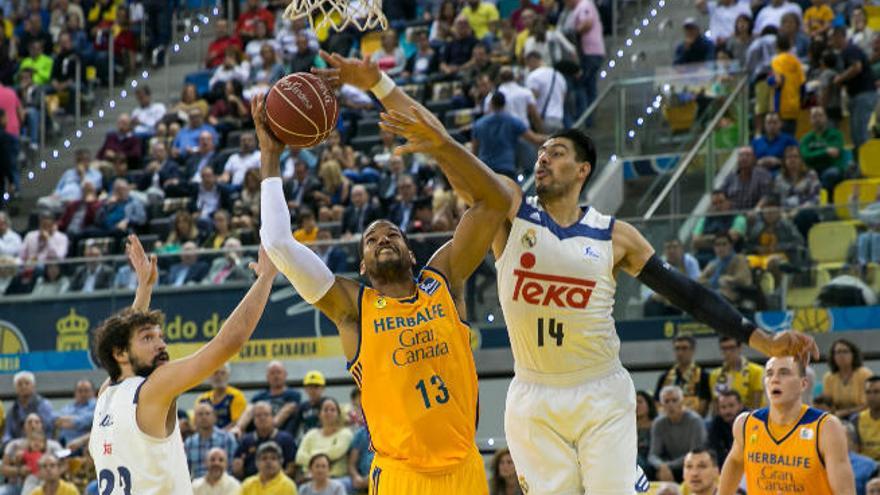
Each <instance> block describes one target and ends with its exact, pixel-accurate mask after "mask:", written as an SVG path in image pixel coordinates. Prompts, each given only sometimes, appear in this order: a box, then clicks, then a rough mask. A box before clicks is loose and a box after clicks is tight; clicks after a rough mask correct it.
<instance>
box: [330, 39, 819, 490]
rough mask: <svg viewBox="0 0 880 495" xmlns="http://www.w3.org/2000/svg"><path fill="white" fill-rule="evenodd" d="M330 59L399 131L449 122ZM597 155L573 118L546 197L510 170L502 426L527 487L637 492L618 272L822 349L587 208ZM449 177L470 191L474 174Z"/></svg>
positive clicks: (747, 329) (702, 314)
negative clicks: (525, 190) (529, 192)
mask: <svg viewBox="0 0 880 495" xmlns="http://www.w3.org/2000/svg"><path fill="white" fill-rule="evenodd" d="M322 57H323V58H324V60H325V61H327V63H328V65H329V66H331V67H332V69H329V70H313V72H315V73H317V74H319V75H322V76H324V77H325V78H326V79H328V81H330V82H331V83H348V84H352V85H354V86H357V87H360V88H361V89H370V90H372V91H373V93H374V95H376V96H377V98H379V100H380V101H381V102H382V105H383V106H385V108H386V109H389V110H392V115H391V116H386V119H385V120H386V126H387V125H388V124H390V125H392V126H394V128H391V129H389V130H392V131H394V132H398V133H401V134H402V135H404V137H406V138H408V139H409V140H410V141H412V140H413V139H414V137H417V136H421V137H422V138H425V139H426V136H429V135H430V133H431V132H432V131H431V130H430V127H432V126H437V125H439V124H438V123H437V122H436V119H433V121H432V122H430V123H426V124H423V125H420V124H418V122H420V121H424V120H425V119H421V118H416V117H414V116H413V113H414V112H416V111H417V109H420V105H418V103H416V102H415V101H414V100H412V99H411V98H409V97H408V96H407V95H406V94H405V93H404V92H403V91H402V90H400V88H395V86H394V83H393V82H392V81H391V79H390V78H389V77H388V76H387V75H385V74H382V73H381V72H380V71H379V69H378V68H377V67H376V65H375V64H373V63H370V62H368V61H366V60H356V59H346V58H343V57H340V56H339V55H328V54H326V53H322ZM418 111H421V110H418ZM428 124H430V125H428ZM404 127H405V128H406V129H407V132H405V133H402V132H401V129H402V128H404ZM595 164H596V148H595V145H594V144H593V141H592V140H591V139H590V138H589V137H588V136H587V135H586V134H584V133H583V132H580V131H578V130H575V129H568V130H564V131H561V132H558V133H556V134H554V135H553V136H551V137H550V138H549V139H548V140H547V141H546V142H545V143H544V144H543V146H541V148H540V150H539V154H538V160H537V162H536V163H535V184H536V189H537V193H538V195H537V196H536V197H529V198H527V197H524V196H523V194H522V192H521V191H520V189H519V187H518V186H517V185H516V184H515V183H514V182H513V181H510V180H507V179H503V178H502V179H500V180H502V181H504V183H505V186H506V188H507V190H508V191H509V194H510V195H511V196H513V198H514V200H513V204H512V207H511V209H510V211H509V212H508V215H507V219H506V221H505V222H504V223H503V224H502V226H501V228H500V229H499V231H498V232H497V234H496V236H495V239H494V240H493V245H492V250H493V252H494V254H495V257H496V260H497V262H496V267H497V271H498V290H499V297H500V299H501V306H502V309H503V311H504V316H505V322H506V324H507V327H508V332H509V334H510V341H511V347H512V349H513V356H514V361H515V377H514V379H513V381H512V382H511V385H510V389H509V391H508V396H507V405H506V410H505V434H506V437H507V443H508V446H509V447H510V450H511V455H512V457H513V460H514V463H515V464H516V466H517V472H518V473H519V474H520V482H521V483H522V484H523V487H524V488H525V487H526V486H527V487H528V491H529V494H530V495H534V494H552V495H568V494H583V493H584V492H585V491H586V493H589V494H591V495H592V494H602V495H605V494H609V495H611V494H614V495H617V494H619V495H629V494H631V493H632V492H633V487H634V486H636V488H637V489H640V490H641V489H643V488H644V486H643V485H644V484H643V483H639V484H638V485H637V484H636V483H637V481H644V480H643V479H640V480H637V479H636V477H637V470H636V468H635V466H636V453H637V445H636V419H635V390H634V387H633V383H632V380H631V378H630V376H629V374H628V373H627V371H626V370H625V369H624V368H623V366H622V364H621V362H620V359H619V350H620V340H619V338H618V337H617V333H616V330H615V327H614V320H613V318H612V308H613V304H614V293H615V290H616V276H617V274H618V273H619V272H620V271H623V272H626V273H628V274H629V275H631V276H633V277H636V278H638V279H639V280H640V281H641V282H643V283H644V284H645V285H647V286H648V287H650V288H651V289H652V290H654V291H655V292H657V293H658V294H660V295H662V296H664V297H666V298H667V299H669V300H670V301H672V302H673V303H674V304H676V305H677V306H679V307H680V308H681V309H683V310H685V311H687V312H688V313H690V314H691V315H692V316H693V317H694V318H695V319H696V320H698V321H700V322H702V323H705V324H707V325H709V326H711V327H712V328H714V329H715V330H716V331H718V332H719V333H720V334H722V335H729V336H731V337H733V338H736V339H737V340H739V341H740V342H746V343H748V344H749V345H750V346H751V347H753V348H755V349H757V350H759V351H761V352H763V353H764V354H767V355H786V354H788V355H796V356H798V357H799V358H800V359H804V360H807V359H809V357H810V356H814V357H816V358H818V355H819V350H818V348H817V347H816V343H815V342H814V341H813V339H812V338H811V337H809V336H807V335H803V334H798V333H793V332H788V331H786V332H779V333H776V334H774V335H771V334H769V333H767V332H765V331H763V330H761V329H758V328H757V327H756V326H755V325H754V323H752V322H751V321H749V320H748V319H746V318H745V317H743V316H742V315H741V314H740V313H739V312H737V311H736V310H735V309H734V308H733V307H732V306H731V305H730V304H729V303H727V302H726V301H725V300H724V299H723V298H721V297H720V296H719V295H718V294H717V293H715V292H712V291H710V290H708V289H706V288H704V287H703V286H701V285H699V284H698V283H696V282H694V281H692V280H690V279H688V278H687V277H684V276H682V275H681V274H680V273H679V272H677V271H676V270H674V269H672V268H671V267H670V266H669V265H667V264H665V263H664V262H663V261H661V260H660V258H658V257H657V256H656V255H655V253H654V248H653V247H652V246H651V245H650V244H649V243H648V242H647V240H645V238H644V237H643V236H642V235H641V234H640V233H639V232H638V231H637V230H636V229H635V228H634V227H633V226H631V225H630V224H628V223H626V222H623V221H615V219H614V218H613V217H610V216H607V215H603V214H602V213H600V212H598V211H597V210H595V209H594V208H589V207H587V208H582V207H581V206H580V204H579V201H580V194H581V192H582V190H583V188H584V187H585V185H586V183H587V180H588V179H589V178H590V177H591V175H592V172H593V170H594V167H595ZM449 179H450V183H451V184H452V186H453V187H454V188H455V189H456V192H457V193H458V194H459V196H461V197H462V198H464V199H465V200H466V201H468V202H469V203H472V200H473V198H470V197H468V194H467V193H468V188H467V184H461V183H457V182H456V181H455V177H452V176H450V177H449ZM487 228H488V226H487Z"/></svg>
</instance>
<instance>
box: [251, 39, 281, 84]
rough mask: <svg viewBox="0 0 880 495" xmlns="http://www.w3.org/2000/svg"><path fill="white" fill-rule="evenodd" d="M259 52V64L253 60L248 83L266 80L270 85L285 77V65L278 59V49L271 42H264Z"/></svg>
mask: <svg viewBox="0 0 880 495" xmlns="http://www.w3.org/2000/svg"><path fill="white" fill-rule="evenodd" d="M251 43H253V42H251ZM259 53H260V64H259V65H257V64H256V63H255V62H254V61H253V60H251V77H250V79H249V80H248V84H249V85H253V84H256V83H257V81H266V82H267V83H269V84H270V85H271V84H275V81H277V80H279V79H281V78H282V77H284V65H282V64H281V62H280V61H279V60H278V51H277V49H276V48H275V46H274V45H272V44H271V43H263V44H262V45H261V46H260V52H259Z"/></svg>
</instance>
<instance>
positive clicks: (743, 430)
mask: <svg viewBox="0 0 880 495" xmlns="http://www.w3.org/2000/svg"><path fill="white" fill-rule="evenodd" d="M806 386H807V377H806V368H805V366H804V365H803V363H800V362H798V361H797V360H796V359H794V358H791V357H774V358H770V360H769V361H767V365H766V366H765V373H764V389H765V390H766V391H767V396H768V399H769V403H770V405H769V407H765V408H762V409H758V410H756V411H752V412H747V413H742V414H740V415H739V417H737V418H736V420H735V421H734V423H733V448H731V450H730V454H728V456H727V460H726V461H725V462H724V468H723V469H722V470H721V482H720V487H719V489H718V493H719V495H734V494H735V493H736V490H737V488H738V486H739V483H740V480H741V479H742V476H743V472H744V471H745V476H746V483H747V488H746V491H747V492H748V494H749V495H777V494H779V493H808V494H810V495H853V494H855V493H856V488H855V479H854V477H853V471H852V467H851V465H850V462H849V455H848V450H847V439H846V431H845V430H844V428H843V425H842V424H841V422H840V420H838V419H837V417H836V416H834V415H833V414H828V413H826V412H824V411H821V410H819V409H814V408H812V407H809V406H807V405H806V404H804V403H803V401H802V399H801V397H802V394H803V392H804V389H805V388H806Z"/></svg>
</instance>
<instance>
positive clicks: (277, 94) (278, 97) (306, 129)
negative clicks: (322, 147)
mask: <svg viewBox="0 0 880 495" xmlns="http://www.w3.org/2000/svg"><path fill="white" fill-rule="evenodd" d="M338 116H339V106H338V105H337V102H336V94H335V93H334V91H333V88H331V87H330V86H328V85H327V84H326V83H325V82H324V80H323V79H321V78H320V77H318V76H316V75H314V74H310V73H308V72H297V73H295V74H290V75H288V76H286V77H284V78H283V79H280V80H279V81H278V82H276V83H275V85H274V86H272V89H271V90H269V94H268V96H266V117H267V120H268V122H269V127H270V128H271V129H272V133H274V134H275V137H277V138H278V139H279V140H280V141H282V142H283V143H284V144H286V145H288V146H292V147H294V148H308V147H310V146H314V145H316V144H318V143H320V142H321V141H323V140H325V139H327V136H329V135H330V132H331V131H332V130H333V129H335V128H336V119H337V117H338Z"/></svg>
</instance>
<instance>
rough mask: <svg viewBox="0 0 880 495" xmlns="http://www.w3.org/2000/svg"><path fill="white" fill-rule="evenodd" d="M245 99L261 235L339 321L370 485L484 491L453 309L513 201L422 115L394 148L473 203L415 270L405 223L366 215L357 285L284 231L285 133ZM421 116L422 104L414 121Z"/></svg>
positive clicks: (294, 278) (433, 493)
mask: <svg viewBox="0 0 880 495" xmlns="http://www.w3.org/2000/svg"><path fill="white" fill-rule="evenodd" d="M377 96H379V97H381V94H379V95H377ZM251 111H252V114H253V117H254V121H255V122H256V127H257V136H258V139H259V141H260V153H261V154H260V162H261V172H262V176H263V182H262V186H261V187H262V193H261V202H262V203H261V209H260V214H261V219H262V227H261V229H260V238H261V240H262V243H263V246H264V247H265V249H266V251H267V252H268V253H269V256H270V257H271V258H272V260H273V261H274V262H275V264H276V266H278V267H279V269H280V270H281V272H282V273H284V275H285V276H286V277H287V278H288V280H290V282H291V284H292V285H293V287H294V288H295V289H296V291H297V292H298V293H299V294H300V295H301V296H302V297H303V299H304V300H305V301H306V302H308V303H310V304H313V305H314V306H315V307H316V308H317V309H318V310H320V311H321V312H322V313H324V315H326V316H327V317H328V318H329V319H330V320H331V321H333V322H334V323H335V324H336V327H337V328H338V330H339V335H340V337H341V341H342V349H343V352H344V353H345V356H346V358H347V359H348V364H347V367H348V369H349V371H350V373H351V375H352V376H353V377H354V379H355V381H356V382H357V385H358V387H360V389H361V405H362V409H363V413H364V418H365V421H366V423H367V425H368V427H369V430H370V434H371V438H372V447H373V449H374V450H375V452H376V455H375V458H374V460H373V465H372V468H371V470H370V476H369V483H370V493H371V494H373V495H411V494H415V493H418V494H423V495H446V494H468V495H480V494H486V493H488V484H487V482H486V475H485V470H484V467H483V460H482V457H481V456H480V453H479V451H478V450H477V447H476V442H475V435H476V423H477V402H478V391H477V374H476V367H475V366H474V359H473V353H472V351H471V346H470V330H469V328H468V325H467V323H465V322H464V321H463V320H462V315H464V314H465V311H464V303H463V299H464V286H465V282H466V281H467V279H468V278H469V277H470V276H471V274H472V273H473V271H474V270H475V269H476V268H477V266H479V265H480V263H482V261H483V258H485V256H486V252H487V251H488V250H489V246H490V244H491V242H492V237H493V236H494V234H495V231H496V229H498V228H499V227H500V226H501V223H502V222H503V221H504V219H505V216H506V214H507V211H508V210H509V209H510V195H509V193H508V191H507V189H506V188H505V187H504V186H503V184H502V183H501V181H500V179H499V178H498V176H497V175H495V174H494V173H492V171H491V170H489V168H488V167H486V165H484V164H483V163H482V162H480V161H479V160H478V159H476V158H475V157H474V156H473V155H471V154H470V153H468V152H467V150H466V149H464V147H462V146H461V145H460V144H458V143H456V142H455V140H453V139H452V138H451V137H450V136H449V134H448V133H446V131H445V130H444V129H443V127H442V126H439V127H429V128H428V130H427V131H426V134H427V137H426V139H424V140H417V139H413V140H410V142H409V143H408V144H407V145H406V146H404V147H403V148H402V149H398V150H397V152H399V153H400V152H412V153H415V152H422V153H429V154H432V155H433V156H434V157H436V158H437V161H438V163H439V166H440V169H441V170H442V172H443V173H444V174H445V175H446V176H447V177H448V178H449V180H450V182H452V183H453V184H462V183H466V184H467V185H468V191H469V193H470V196H471V197H472V198H473V206H472V207H471V208H470V209H469V210H468V211H467V212H466V213H465V214H464V216H463V217H462V219H461V221H460V223H459V224H458V226H457V227H456V229H455V232H454V233H453V235H452V240H450V241H449V242H447V243H446V244H445V245H443V246H442V247H441V248H440V249H438V250H437V252H436V253H434V255H433V256H432V257H431V259H430V260H429V261H428V263H427V266H426V267H425V268H424V269H423V270H422V271H421V272H420V273H418V274H416V275H415V276H414V274H413V266H414V265H415V257H414V256H413V253H412V251H411V250H410V247H409V245H408V242H407V239H406V236H405V235H404V233H403V232H401V230H400V229H399V228H398V227H397V225H395V224H394V223H392V222H389V221H387V220H378V221H375V222H373V223H371V224H370V225H369V226H368V227H367V228H366V229H365V230H364V232H363V235H362V237H361V244H360V251H361V252H360V255H361V260H362V261H361V267H360V271H361V274H362V275H364V276H365V277H366V278H367V279H368V280H369V282H370V284H369V286H364V285H361V284H359V283H358V282H356V281H354V280H351V279H347V278H344V277H337V276H334V275H333V274H332V273H331V272H330V270H329V269H328V268H327V267H326V266H325V265H324V263H323V262H322V261H321V259H320V258H318V257H317V255H315V253H313V252H312V251H311V250H310V249H309V248H307V247H306V246H303V245H302V244H300V243H299V242H297V241H296V240H295V239H294V238H293V236H292V235H291V233H290V231H291V228H290V215H289V213H288V208H287V202H286V201H285V199H284V194H283V192H282V188H281V177H280V175H281V170H280V157H281V152H282V151H283V149H284V145H283V144H282V143H281V142H279V141H277V139H276V138H275V137H274V136H273V135H272V134H271V132H270V131H269V130H268V129H267V128H266V124H265V122H264V119H265V118H266V117H265V115H264V112H265V109H264V100H263V98H262V97H258V98H255V99H254V100H253V103H252V109H251ZM429 116H430V114H427V113H425V114H420V115H419V123H420V124H424V123H425V119H427V118H429Z"/></svg>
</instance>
